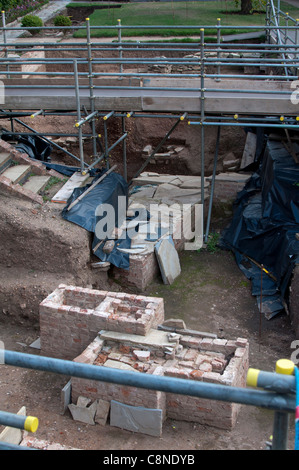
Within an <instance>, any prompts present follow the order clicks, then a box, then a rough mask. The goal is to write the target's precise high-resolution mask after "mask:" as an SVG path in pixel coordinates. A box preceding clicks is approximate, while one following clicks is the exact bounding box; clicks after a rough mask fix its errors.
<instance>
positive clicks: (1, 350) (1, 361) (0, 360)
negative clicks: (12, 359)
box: [0, 341, 5, 364]
mask: <svg viewBox="0 0 299 470" xmlns="http://www.w3.org/2000/svg"><path fill="white" fill-rule="evenodd" d="M4 349H5V348H4V343H3V341H0V364H4V363H5V360H4Z"/></svg>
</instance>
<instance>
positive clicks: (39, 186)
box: [23, 176, 51, 194]
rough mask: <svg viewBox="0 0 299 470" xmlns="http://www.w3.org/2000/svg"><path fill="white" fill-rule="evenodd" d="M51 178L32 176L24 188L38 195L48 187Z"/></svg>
mask: <svg viewBox="0 0 299 470" xmlns="http://www.w3.org/2000/svg"><path fill="white" fill-rule="evenodd" d="M50 178H51V176H31V178H29V180H28V181H26V183H25V184H24V186H23V187H24V188H25V189H28V190H29V191H32V192H34V193H36V194H38V193H39V192H40V191H42V190H43V189H44V188H45V187H46V185H47V183H48V181H49V180H50Z"/></svg>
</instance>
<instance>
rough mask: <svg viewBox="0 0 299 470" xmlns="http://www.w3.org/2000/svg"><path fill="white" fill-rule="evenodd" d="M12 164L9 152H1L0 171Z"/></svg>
mask: <svg viewBox="0 0 299 470" xmlns="http://www.w3.org/2000/svg"><path fill="white" fill-rule="evenodd" d="M10 164H11V156H10V153H8V152H1V153H0V173H3V171H4V170H5V169H6V168H8V167H9V166H10Z"/></svg>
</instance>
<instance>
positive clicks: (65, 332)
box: [40, 285, 249, 436]
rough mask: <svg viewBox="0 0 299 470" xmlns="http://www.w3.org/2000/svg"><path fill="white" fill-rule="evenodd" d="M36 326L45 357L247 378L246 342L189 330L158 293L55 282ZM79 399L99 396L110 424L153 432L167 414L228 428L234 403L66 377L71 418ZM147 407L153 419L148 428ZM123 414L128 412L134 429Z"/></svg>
mask: <svg viewBox="0 0 299 470" xmlns="http://www.w3.org/2000/svg"><path fill="white" fill-rule="evenodd" d="M40 331H41V352H42V354H43V355H46V356H51V357H57V358H61V359H68V360H70V359H71V360H74V361H76V362H82V363H84V364H93V365H96V366H98V367H109V368H112V369H118V370H126V371H131V372H134V373H137V374H139V373H143V374H153V375H158V376H165V377H177V378H181V379H188V380H194V381H202V382H209V383H216V384H221V385H228V386H236V387H244V386H245V383H246V375H247V368H248V348H249V346H248V341H247V340H246V339H244V338H238V339H236V340H229V339H228V340H227V339H223V338H221V339H220V338H217V336H216V335H214V334H210V333H204V332H199V331H193V330H189V329H188V328H186V325H184V322H182V321H181V320H175V319H169V320H165V318H164V302H163V299H161V298H156V297H145V296H141V295H129V294H125V293H115V292H103V291H96V290H92V289H83V288H79V287H74V286H65V285H61V286H59V288H58V289H56V290H55V291H54V292H53V293H52V294H50V295H49V296H48V297H47V298H46V299H45V300H44V301H43V302H42V303H41V305H40ZM83 398H84V399H85V400H87V401H86V403H91V402H92V403H93V404H96V403H101V405H103V402H105V405H106V409H109V408H110V425H112V426H116V427H120V428H123V429H128V430H133V431H135V432H140V433H144V434H150V435H156V436H158V435H161V433H162V429H163V422H164V421H165V419H167V418H172V419H176V420H183V421H192V422H193V421H194V422H197V423H201V424H205V425H209V426H215V427H219V428H223V429H231V428H233V427H234V425H235V423H236V419H237V416H238V413H239V410H240V405H238V404H234V403H222V402H220V403H218V404H217V403H216V404H215V402H214V401H213V400H206V399H204V400H203V399H200V398H196V397H190V396H181V395H177V394H175V393H165V392H161V391H155V390H147V389H140V388H137V387H131V386H123V385H118V384H113V383H104V382H101V381H94V380H87V379H82V378H78V377H72V379H71V403H70V408H69V409H70V410H72V414H73V412H74V414H73V416H75V417H76V416H77V415H76V407H77V411H78V408H79V409H81V408H82V405H80V406H79V405H78V403H81V404H82V401H83ZM93 409H94V414H93V418H95V415H96V406H94V407H93ZM81 411H82V410H81ZM87 411H89V412H90V409H87ZM150 413H153V416H154V417H155V419H154V423H151V424H150V425H149V427H148V428H147V427H146V425H145V424H144V423H146V422H147V419H146V417H147V416H148V415H149V414H150ZM125 416H127V419H125V418H124V417H125ZM129 416H131V417H132V416H134V417H135V418H134V420H135V421H134V422H135V425H134V426H135V427H133V428H132V425H131V424H130V423H131V420H130V418H129ZM74 419H76V418H74ZM77 419H78V420H80V419H79V418H77ZM106 420H108V412H107V416H106ZM138 422H139V423H140V426H137V424H136V423H138ZM105 423H106V421H105ZM142 423H143V424H142ZM93 424H94V423H93ZM102 424H103V423H102Z"/></svg>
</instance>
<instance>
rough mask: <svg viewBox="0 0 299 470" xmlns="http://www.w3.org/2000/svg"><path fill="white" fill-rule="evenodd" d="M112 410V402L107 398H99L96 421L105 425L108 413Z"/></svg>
mask: <svg viewBox="0 0 299 470" xmlns="http://www.w3.org/2000/svg"><path fill="white" fill-rule="evenodd" d="M109 411H110V402H109V401H107V400H101V399H99V400H97V409H96V415H95V418H94V420H95V422H96V423H97V424H100V425H101V426H105V424H106V422H107V419H108V415H109Z"/></svg>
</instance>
